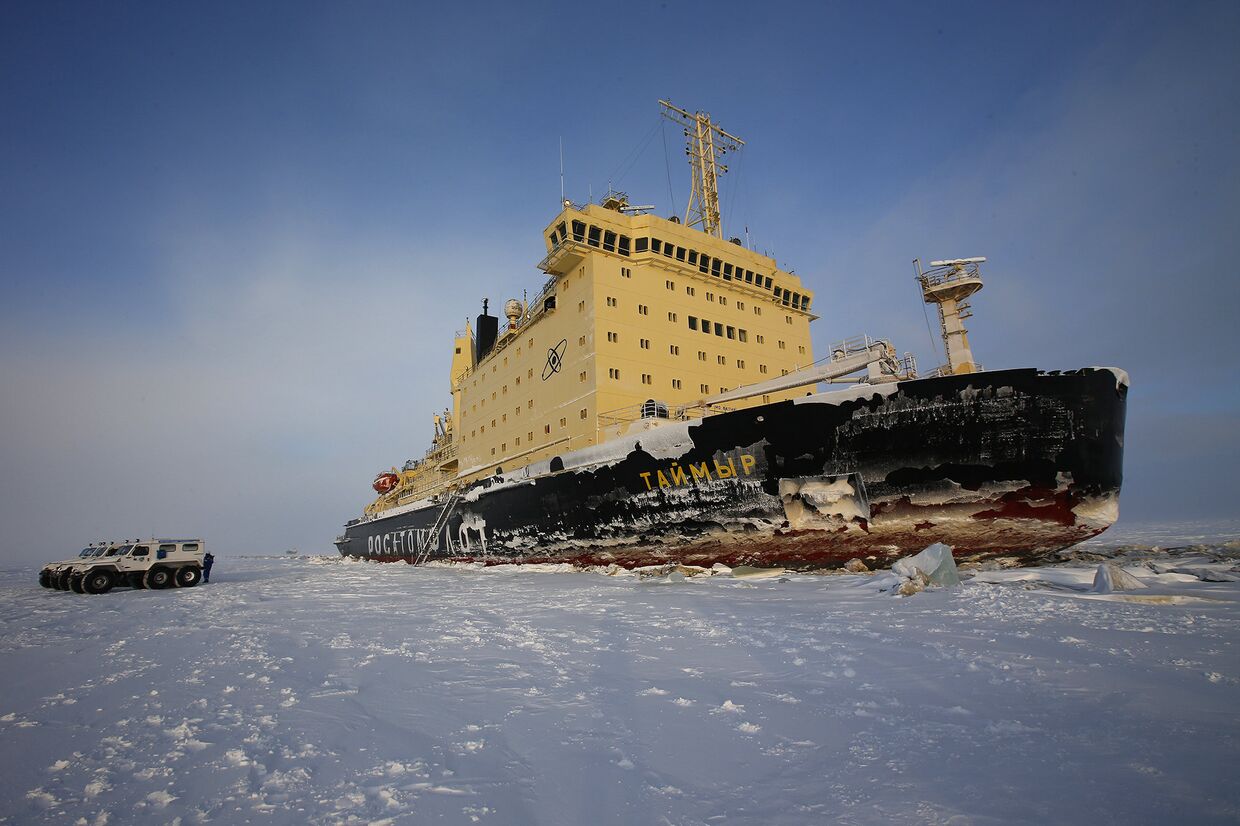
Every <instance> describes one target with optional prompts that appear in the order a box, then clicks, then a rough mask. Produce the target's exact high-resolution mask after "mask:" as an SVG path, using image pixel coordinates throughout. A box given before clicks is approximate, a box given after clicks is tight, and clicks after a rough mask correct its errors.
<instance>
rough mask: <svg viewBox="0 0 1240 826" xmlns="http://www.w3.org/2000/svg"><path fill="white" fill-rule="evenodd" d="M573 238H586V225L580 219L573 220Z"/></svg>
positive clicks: (579, 239)
mask: <svg viewBox="0 0 1240 826" xmlns="http://www.w3.org/2000/svg"><path fill="white" fill-rule="evenodd" d="M573 240H574V241H584V240H586V225H585V224H584V223H582V222H581V221H573Z"/></svg>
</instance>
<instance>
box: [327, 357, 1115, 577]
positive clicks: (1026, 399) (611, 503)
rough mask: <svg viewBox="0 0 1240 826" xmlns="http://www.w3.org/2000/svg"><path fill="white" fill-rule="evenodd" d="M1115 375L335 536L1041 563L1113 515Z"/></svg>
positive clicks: (1022, 382)
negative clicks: (930, 555) (934, 553)
mask: <svg viewBox="0 0 1240 826" xmlns="http://www.w3.org/2000/svg"><path fill="white" fill-rule="evenodd" d="M1127 391H1128V385H1127V377H1126V376H1124V375H1123V374H1122V372H1121V371H1113V370H1110V369H1104V368H1087V369H1083V370H1077V371H1069V372H1063V373H1043V372H1040V371H1037V370H1033V369H1024V370H1004V371H994V372H982V373H974V374H970V375H961V376H943V377H936V378H929V379H917V380H911V381H902V382H898V383H893V384H889V385H863V386H860V387H857V388H854V389H849V390H846V391H841V392H837V393H825V394H818V395H811V396H807V397H804V398H801V399H797V400H795V401H787V402H779V403H773V404H768V405H763V406H760V407H752V408H746V409H743V410H738V411H734V412H728V413H719V414H716V415H713V416H709V417H707V418H704V419H699V420H693V421H688V422H669V421H667V420H657V419H656V420H648V421H643V422H639V423H637V424H635V425H633V426H632V427H631V428H630V429H629V431H628V432H626V433H625V434H624V435H623V436H619V437H617V438H615V439H612V440H610V441H608V442H605V443H603V444H600V445H598V446H596V447H593V448H588V449H586V450H581V451H576V452H572V453H566V454H564V455H563V456H560V457H555V458H553V459H551V460H550V461H549V462H546V461H545V462H540V463H536V464H534V465H531V466H530V467H528V468H521V469H519V470H517V471H516V472H515V473H500V474H497V475H496V476H495V477H493V478H489V479H485V480H483V481H481V482H477V483H475V484H474V485H472V486H470V487H469V488H467V489H465V490H463V491H462V492H461V493H460V495H459V497H444V498H442V499H441V500H439V501H428V502H422V503H417V504H414V505H409V506H405V507H403V508H398V509H394V510H393V511H388V512H386V513H385V514H383V515H380V516H379V517H378V518H373V519H367V520H358V521H355V522H351V523H349V524H348V525H347V526H346V529H345V533H344V535H343V536H342V537H340V538H339V539H338V540H337V542H336V544H337V547H338V548H339V549H340V552H341V553H342V554H344V555H346V556H353V557H360V558H365V559H373V560H380V561H406V562H423V561H434V560H459V561H474V562H477V561H481V562H486V563H488V564H491V563H503V562H570V563H574V564H579V565H607V564H613V563H614V564H618V565H621V566H624V567H635V566H640V565H649V564H658V563H664V562H679V563H683V564H692V565H711V564H713V563H715V562H722V563H724V564H728V565H737V564H749V565H760V566H786V567H795V568H810V567H819V566H832V565H839V564H842V563H843V562H844V561H846V560H848V559H850V558H853V557H861V558H866V557H878V558H879V559H880V560H885V559H889V558H893V557H898V556H901V555H904V554H906V553H910V552H914V551H917V550H920V549H922V548H924V547H925V546H926V545H928V544H930V543H932V542H944V543H946V544H948V545H950V546H952V548H953V549H954V553H955V554H956V556H957V557H958V558H981V557H989V556H1028V557H1032V556H1036V555H1039V554H1043V553H1046V552H1050V551H1053V550H1057V549H1060V548H1064V547H1067V546H1070V545H1073V544H1075V543H1077V542H1081V541H1083V540H1085V539H1088V538H1089V537H1091V536H1094V535H1096V534H1098V533H1100V532H1102V531H1103V530H1105V529H1106V528H1107V527H1109V526H1110V525H1111V524H1112V523H1113V522H1114V521H1115V519H1116V517H1117V515H1118V496H1119V491H1120V484H1121V481H1122V465H1123V441H1124V416H1125V404H1126V396H1127Z"/></svg>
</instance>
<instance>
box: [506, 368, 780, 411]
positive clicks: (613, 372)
mask: <svg viewBox="0 0 1240 826" xmlns="http://www.w3.org/2000/svg"><path fill="white" fill-rule="evenodd" d="M697 355H698V361H706V358H707V356H706V351H705V350H698V354H697ZM715 361H716V362H717V363H718V364H720V365H723V366H727V363H728V357H727V356H715ZM736 368H737V369H738V370H744V369H745V360H744V359H736ZM758 372H759V373H762V374H763V375H766V365H765V364H759V365H758ZM787 374H788V371H787V370H785V371H784V375H787ZM582 375H583V376H584V375H585V374H584V373H583V374H582ZM607 378H609V379H611V380H612V381H620V368H619V367H608V368H607ZM648 378H649V374H648V373H642V384H650V382H649V381H648V380H647V379H648ZM582 381H585V379H584V378H583V379H582ZM673 381H679V379H674V380H673ZM673 387H678V385H675V384H673ZM505 421H507V417H505ZM491 426H492V427H494V426H495V420H494V419H492V420H491Z"/></svg>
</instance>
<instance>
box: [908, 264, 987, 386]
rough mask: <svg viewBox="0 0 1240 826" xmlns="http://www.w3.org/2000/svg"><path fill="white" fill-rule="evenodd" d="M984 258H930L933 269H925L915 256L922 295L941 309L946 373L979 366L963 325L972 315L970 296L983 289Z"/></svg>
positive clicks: (940, 322)
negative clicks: (982, 266) (981, 268)
mask: <svg viewBox="0 0 1240 826" xmlns="http://www.w3.org/2000/svg"><path fill="white" fill-rule="evenodd" d="M985 261H986V259H985V258H954V259H951V260H948V261H931V262H930V269H928V270H925V271H922V268H921V259H918V258H914V259H913V268H914V270H915V272H916V273H917V281H918V283H920V284H921V296H922V298H923V299H924V300H925V302H926V303H927V304H934V305H935V306H937V307H938V309H939V328H940V331H941V334H942V336H943V349H944V351H945V352H946V354H947V364H946V365H945V366H944V367H943V368H940V370H941V372H943V373H945V374H947V375H960V374H964V373H976V372H977V371H978V370H979V369H980V367H979V366H978V364H977V362H975V361H974V360H973V351H972V350H971V349H969V331H968V330H966V329H965V327H964V319H966V318H968V317H969V316H970V315H972V314H971V313H970V312H969V296H971V295H973V294H974V293H975V292H977V291H978V290H980V289H981V288H982V273H981V270H980V269H979V265H981V264H983V263H985Z"/></svg>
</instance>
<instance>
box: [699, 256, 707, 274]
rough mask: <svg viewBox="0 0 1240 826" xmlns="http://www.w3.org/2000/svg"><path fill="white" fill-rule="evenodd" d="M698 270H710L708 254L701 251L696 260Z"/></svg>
mask: <svg viewBox="0 0 1240 826" xmlns="http://www.w3.org/2000/svg"><path fill="white" fill-rule="evenodd" d="M698 271H699V272H704V273H705V272H710V256H709V255H706V254H704V253H703V255H702V258H701V260H700V261H698Z"/></svg>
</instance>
